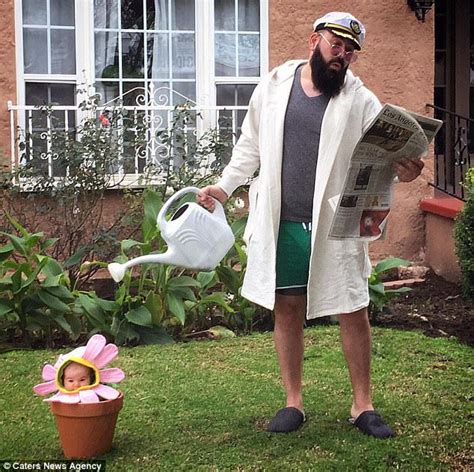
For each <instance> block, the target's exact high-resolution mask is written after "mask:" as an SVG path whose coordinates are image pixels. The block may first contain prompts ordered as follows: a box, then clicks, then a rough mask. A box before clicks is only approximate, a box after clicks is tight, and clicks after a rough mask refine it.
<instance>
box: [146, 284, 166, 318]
mask: <svg viewBox="0 0 474 472" xmlns="http://www.w3.org/2000/svg"><path fill="white" fill-rule="evenodd" d="M145 306H146V307H147V308H148V311H149V312H150V313H151V319H152V323H153V325H155V326H159V325H160V324H161V321H162V320H163V317H164V310H163V300H162V299H161V297H160V296H159V295H158V294H157V293H153V292H151V291H150V292H149V293H148V295H147V297H146V301H145Z"/></svg>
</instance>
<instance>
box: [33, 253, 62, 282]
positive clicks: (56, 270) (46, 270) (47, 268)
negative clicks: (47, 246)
mask: <svg viewBox="0 0 474 472" xmlns="http://www.w3.org/2000/svg"><path fill="white" fill-rule="evenodd" d="M37 257H38V259H39V260H40V261H41V262H43V259H44V258H46V259H47V261H46V264H45V265H44V267H43V269H42V270H41V272H42V273H43V274H44V275H46V277H54V276H55V275H60V274H62V273H63V272H64V271H63V268H62V267H61V265H60V264H59V262H57V261H55V260H54V259H52V258H50V257H48V256H39V255H38V256H37Z"/></svg>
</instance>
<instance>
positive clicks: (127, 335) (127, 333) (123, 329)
mask: <svg viewBox="0 0 474 472" xmlns="http://www.w3.org/2000/svg"><path fill="white" fill-rule="evenodd" d="M139 339H140V335H139V334H138V333H137V332H136V331H135V329H134V328H132V326H130V323H127V322H123V323H121V324H120V326H119V327H118V330H117V334H116V336H115V340H114V341H115V344H117V345H119V346H123V345H124V344H126V343H127V342H132V341H138V340H139Z"/></svg>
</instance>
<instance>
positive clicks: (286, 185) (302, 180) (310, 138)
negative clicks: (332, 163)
mask: <svg viewBox="0 0 474 472" xmlns="http://www.w3.org/2000/svg"><path fill="white" fill-rule="evenodd" d="M301 69H302V66H300V67H298V69H297V70H296V74H295V78H294V80H293V86H292V88H291V93H290V99H289V101H288V106H287V108H286V114H285V128H284V136H283V164H282V176H281V191H282V195H281V215H280V218H281V219H282V220H288V221H302V222H303V221H304V222H307V221H311V219H312V210H313V194H314V183H315V182H314V181H315V178H316V163H317V161H318V149H319V137H320V134H321V123H322V121H323V115H324V112H325V111H326V107H327V105H328V103H329V97H328V96H326V95H319V96H317V97H308V96H307V95H306V94H305V92H304V90H303V87H302V86H301Z"/></svg>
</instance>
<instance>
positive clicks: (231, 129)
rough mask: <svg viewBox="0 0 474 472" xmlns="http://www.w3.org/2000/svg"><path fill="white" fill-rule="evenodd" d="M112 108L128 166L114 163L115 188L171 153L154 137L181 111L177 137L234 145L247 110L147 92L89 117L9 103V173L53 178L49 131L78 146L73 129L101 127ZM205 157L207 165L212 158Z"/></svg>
mask: <svg viewBox="0 0 474 472" xmlns="http://www.w3.org/2000/svg"><path fill="white" fill-rule="evenodd" d="M171 93H173V94H174V95H175V96H178V100H175V103H176V101H177V102H178V105H174V106H172V105H170V104H169V103H168V101H169V96H170V94H171ZM127 95H128V97H127ZM130 97H133V102H131V101H130V100H129V98H130ZM127 99H128V100H127ZM117 107H120V111H121V113H125V114H126V115H127V123H128V125H124V126H118V127H117V139H118V140H119V142H120V143H121V145H122V152H123V154H124V157H125V155H126V154H127V156H126V157H127V163H128V165H127V166H125V165H121V164H120V163H119V165H118V166H116V168H114V169H111V170H110V173H111V174H114V175H116V176H117V182H120V184H121V185H134V184H136V183H137V182H138V181H139V178H140V177H141V175H142V172H143V169H144V168H147V167H149V166H153V165H154V164H158V163H159V162H160V161H162V160H163V159H167V158H170V157H171V158H172V156H170V152H172V150H171V149H170V147H169V146H167V145H166V144H164V143H163V142H162V140H161V138H160V132H163V131H164V130H168V132H171V130H172V127H173V124H174V122H175V118H176V116H177V114H178V113H182V112H183V110H186V113H187V115H188V117H190V119H188V120H187V122H186V123H185V124H183V128H182V129H181V132H182V134H184V135H192V136H193V137H194V138H195V139H199V138H200V137H202V136H203V135H205V133H206V132H209V131H210V130H215V131H217V132H225V133H226V136H227V137H230V139H231V140H232V142H233V143H234V144H235V141H236V139H237V138H238V136H239V134H240V126H241V124H242V121H243V118H244V116H245V113H246V111H247V109H248V107H247V106H199V105H197V104H196V103H194V102H193V101H192V100H190V99H188V98H186V97H184V96H182V95H180V94H178V93H177V92H172V91H170V90H169V89H164V88H162V89H157V90H155V91H153V94H151V93H150V91H149V90H144V89H140V88H135V89H132V90H130V91H128V92H127V93H126V94H124V95H123V96H121V97H117V98H115V99H113V100H110V101H108V102H106V103H104V104H101V105H100V106H96V107H94V108H93V110H92V111H91V109H84V108H81V107H78V106H65V105H51V106H45V107H38V106H31V105H21V106H20V105H14V104H13V103H12V102H11V101H9V102H8V110H9V114H10V133H11V167H12V169H13V170H14V169H17V168H18V167H19V166H21V165H23V164H25V163H26V162H27V161H30V163H31V162H33V163H38V165H39V166H41V168H42V169H43V171H44V173H45V174H47V175H48V176H49V177H56V176H57V170H56V165H55V161H56V159H57V154H56V153H55V152H54V149H52V146H53V140H52V134H53V130H55V131H58V130H60V131H66V130H67V131H69V132H70V134H71V136H75V139H79V140H80V139H81V137H80V135H78V132H77V130H78V129H80V127H78V126H77V125H78V124H80V123H81V122H82V121H83V120H84V119H85V118H89V119H90V118H92V119H93V120H94V119H95V121H96V126H98V127H100V126H107V121H108V118H107V116H108V114H110V113H113V111H114V110H116V109H117ZM91 115H92V116H91ZM94 115H95V116H94ZM53 122H54V123H53ZM143 129H145V141H144V143H145V145H144V146H143V145H142V146H136V147H133V146H128V147H127V142H128V143H130V142H131V141H132V142H133V141H134V138H136V137H138V134H139V133H141V132H143ZM127 133H128V138H126V136H127ZM85 157H87V156H85ZM209 157H210V158H211V159H212V156H209ZM124 162H125V159H124ZM130 163H133V165H131V164H130ZM66 172H67V170H66Z"/></svg>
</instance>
